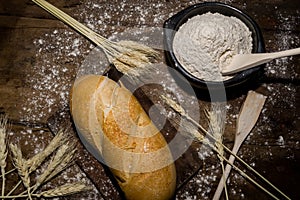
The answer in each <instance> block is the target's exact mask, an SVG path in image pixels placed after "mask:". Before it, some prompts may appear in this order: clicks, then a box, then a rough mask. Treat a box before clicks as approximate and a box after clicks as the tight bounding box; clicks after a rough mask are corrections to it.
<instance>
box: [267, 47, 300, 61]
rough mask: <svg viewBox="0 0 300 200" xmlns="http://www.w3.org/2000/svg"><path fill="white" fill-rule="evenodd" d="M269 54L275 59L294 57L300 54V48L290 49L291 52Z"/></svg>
mask: <svg viewBox="0 0 300 200" xmlns="http://www.w3.org/2000/svg"><path fill="white" fill-rule="evenodd" d="M269 54H270V55H271V56H272V58H273V59H275V58H281V57H285V56H293V55H298V54H300V48H296V49H289V50H285V51H279V52H275V53H269Z"/></svg>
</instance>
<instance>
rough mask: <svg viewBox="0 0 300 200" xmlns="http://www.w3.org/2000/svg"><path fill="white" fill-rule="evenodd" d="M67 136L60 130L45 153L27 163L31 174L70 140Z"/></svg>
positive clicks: (42, 152)
mask: <svg viewBox="0 0 300 200" xmlns="http://www.w3.org/2000/svg"><path fill="white" fill-rule="evenodd" d="M65 135H66V134H65V131H63V130H60V131H59V132H58V133H57V134H56V135H55V137H54V138H53V139H52V140H51V142H50V143H49V144H48V145H47V147H46V148H45V149H44V150H43V151H41V152H39V153H38V154H36V155H35V156H33V157H32V158H30V159H28V160H27V161H26V164H27V165H28V166H29V173H32V172H33V171H35V170H36V169H37V168H38V167H39V166H40V165H41V164H42V163H43V162H44V161H45V159H46V158H47V157H48V156H50V155H51V154H52V153H53V152H54V151H55V150H56V149H57V148H58V147H59V146H61V145H62V144H64V143H65V142H66V141H67V140H68V137H66V136H65Z"/></svg>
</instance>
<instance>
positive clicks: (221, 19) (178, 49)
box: [173, 12, 252, 81]
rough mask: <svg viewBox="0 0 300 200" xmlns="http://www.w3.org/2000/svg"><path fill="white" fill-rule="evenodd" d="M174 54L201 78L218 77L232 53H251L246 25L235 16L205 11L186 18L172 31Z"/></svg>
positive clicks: (214, 79) (188, 69)
mask: <svg viewBox="0 0 300 200" xmlns="http://www.w3.org/2000/svg"><path fill="white" fill-rule="evenodd" d="M173 49H174V54H175V56H176V58H177V59H178V61H179V62H180V64H181V65H182V66H183V67H184V68H185V69H186V70H187V71H188V72H190V73H191V74H192V75H193V76H195V77H197V78H199V79H202V80H205V81H222V80H226V79H228V78H230V77H223V76H222V74H221V72H220V70H221V69H222V67H223V66H226V65H228V64H229V63H230V61H231V59H232V56H233V55H236V54H243V53H251V50H252V37H251V32H250V30H249V29H248V27H247V26H246V25H245V24H244V23H243V22H242V21H241V20H239V19H238V18H236V17H228V16H224V15H222V14H219V13H210V12H208V13H205V14H202V15H197V16H194V17H192V18H190V19H189V20H188V21H187V22H186V23H184V24H183V25H182V26H181V27H180V28H179V30H178V31H177V32H176V34H175V37H174V40H173Z"/></svg>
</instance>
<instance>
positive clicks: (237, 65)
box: [221, 48, 300, 75]
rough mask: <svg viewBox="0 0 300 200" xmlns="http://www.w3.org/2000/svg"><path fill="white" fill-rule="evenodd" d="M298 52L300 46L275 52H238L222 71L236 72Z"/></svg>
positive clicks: (224, 72)
mask: <svg viewBox="0 0 300 200" xmlns="http://www.w3.org/2000/svg"><path fill="white" fill-rule="evenodd" d="M297 54H300V48H296V49H290V50H286V51H280V52H275V53H254V54H237V55H235V56H233V58H232V61H231V63H230V64H229V65H228V66H226V67H224V68H223V69H222V71H221V73H222V74H223V75H229V74H234V73H237V72H240V71H243V70H246V69H250V68H253V67H256V66H258V65H261V64H264V63H267V62H269V61H271V60H273V59H275V58H281V57H286V56H292V55H297Z"/></svg>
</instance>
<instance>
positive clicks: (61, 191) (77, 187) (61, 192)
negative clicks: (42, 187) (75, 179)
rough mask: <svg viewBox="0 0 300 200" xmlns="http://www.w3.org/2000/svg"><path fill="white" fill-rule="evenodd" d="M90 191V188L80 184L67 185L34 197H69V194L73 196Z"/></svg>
mask: <svg viewBox="0 0 300 200" xmlns="http://www.w3.org/2000/svg"><path fill="white" fill-rule="evenodd" d="M91 189H92V188H91V187H88V186H86V185H84V184H82V183H67V184H64V185H62V186H59V187H57V188H54V189H51V190H47V191H43V192H41V193H39V194H36V195H35V196H37V197H46V198H49V197H57V196H66V195H71V194H75V193H78V192H84V191H88V190H91Z"/></svg>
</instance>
